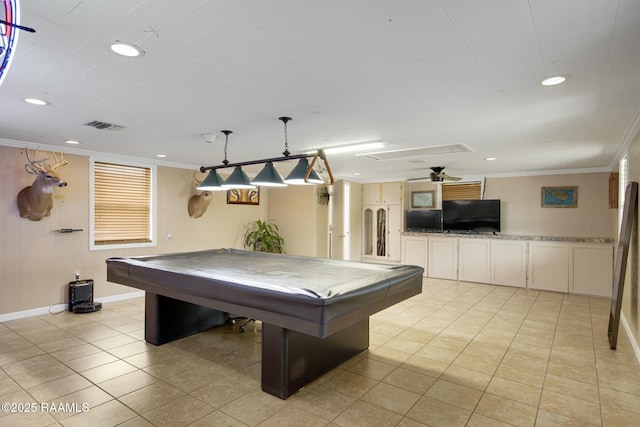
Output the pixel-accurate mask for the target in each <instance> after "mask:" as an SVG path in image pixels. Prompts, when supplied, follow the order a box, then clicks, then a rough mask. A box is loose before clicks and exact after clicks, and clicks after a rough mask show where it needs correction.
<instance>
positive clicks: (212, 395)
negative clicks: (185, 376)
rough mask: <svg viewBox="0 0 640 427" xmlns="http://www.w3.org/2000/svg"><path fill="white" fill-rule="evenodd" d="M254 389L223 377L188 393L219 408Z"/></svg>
mask: <svg viewBox="0 0 640 427" xmlns="http://www.w3.org/2000/svg"><path fill="white" fill-rule="evenodd" d="M253 391H255V389H254V388H252V387H249V386H247V385H244V384H242V383H240V382H238V381H236V380H234V379H231V378H228V377H225V378H222V379H221V380H219V381H215V382H213V383H211V384H207V385H206V386H204V387H201V388H199V389H197V390H194V391H192V392H191V393H190V394H191V395H192V396H194V397H196V398H198V399H200V400H202V401H203V402H205V403H206V404H208V405H210V406H212V407H214V408H216V409H220V408H222V407H223V406H225V405H227V404H229V403H231V402H233V401H234V400H236V399H238V398H240V397H242V396H244V395H245V394H247V393H251V392H253Z"/></svg>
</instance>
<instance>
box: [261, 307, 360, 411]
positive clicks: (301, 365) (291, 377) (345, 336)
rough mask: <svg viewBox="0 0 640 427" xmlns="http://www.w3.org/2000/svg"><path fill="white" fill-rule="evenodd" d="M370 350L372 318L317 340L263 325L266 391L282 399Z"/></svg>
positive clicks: (263, 366) (263, 375)
mask: <svg viewBox="0 0 640 427" xmlns="http://www.w3.org/2000/svg"><path fill="white" fill-rule="evenodd" d="M368 347H369V318H366V319H365V320H362V321H360V322H359V323H356V324H355V325H353V326H350V327H348V328H345V329H343V330H341V331H339V332H336V333H334V334H333V335H330V336H329V337H327V338H317V337H314V336H311V335H306V334H303V333H300V332H295V331H292V330H290V329H285V328H281V327H278V326H274V325H271V324H266V323H264V322H263V323H262V390H263V391H265V392H267V393H269V394H272V395H274V396H276V397H279V398H280V399H286V398H288V397H289V396H291V395H293V394H295V393H296V392H297V391H299V390H300V389H301V388H302V387H304V386H305V385H307V384H309V383H310V382H311V381H313V380H315V379H316V378H318V377H320V376H322V375H323V374H325V373H326V372H329V371H330V370H331V369H333V368H335V367H336V366H338V365H340V364H341V363H343V362H345V361H346V360H348V359H349V358H351V357H353V356H355V355H356V354H358V353H360V352H361V351H363V350H366V349H367V348H368Z"/></svg>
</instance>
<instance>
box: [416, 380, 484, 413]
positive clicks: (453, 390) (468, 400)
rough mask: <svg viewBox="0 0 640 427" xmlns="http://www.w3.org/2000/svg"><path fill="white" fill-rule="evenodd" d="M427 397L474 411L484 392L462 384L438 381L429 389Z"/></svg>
mask: <svg viewBox="0 0 640 427" xmlns="http://www.w3.org/2000/svg"><path fill="white" fill-rule="evenodd" d="M425 396H426V397H430V398H432V399H436V400H440V401H442V402H445V403H449V404H452V405H456V406H459V407H461V408H465V409H469V410H472V409H473V408H475V406H476V405H477V404H478V401H479V400H480V397H481V396H482V392H481V391H479V390H475V389H472V388H469V387H465V386H463V385H460V384H455V383H452V382H449V381H444V380H438V381H436V382H435V383H434V384H433V385H432V386H431V387H430V388H429V390H428V391H427V392H426V393H425Z"/></svg>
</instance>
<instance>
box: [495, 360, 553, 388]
mask: <svg viewBox="0 0 640 427" xmlns="http://www.w3.org/2000/svg"><path fill="white" fill-rule="evenodd" d="M495 377H497V378H504V379H507V380H511V381H517V382H520V383H523V384H528V385H531V386H534V387H542V386H543V385H544V378H545V372H544V371H541V370H531V369H527V368H523V367H522V366H517V365H511V364H509V363H501V364H500V366H498V369H497V370H496V373H495Z"/></svg>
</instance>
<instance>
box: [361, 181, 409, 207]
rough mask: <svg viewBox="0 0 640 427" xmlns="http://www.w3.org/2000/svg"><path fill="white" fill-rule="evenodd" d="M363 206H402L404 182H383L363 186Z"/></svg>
mask: <svg viewBox="0 0 640 427" xmlns="http://www.w3.org/2000/svg"><path fill="white" fill-rule="evenodd" d="M362 204H363V205H401V204H402V182H383V183H376V184H364V185H363V186H362Z"/></svg>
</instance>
